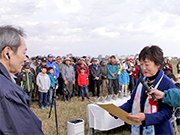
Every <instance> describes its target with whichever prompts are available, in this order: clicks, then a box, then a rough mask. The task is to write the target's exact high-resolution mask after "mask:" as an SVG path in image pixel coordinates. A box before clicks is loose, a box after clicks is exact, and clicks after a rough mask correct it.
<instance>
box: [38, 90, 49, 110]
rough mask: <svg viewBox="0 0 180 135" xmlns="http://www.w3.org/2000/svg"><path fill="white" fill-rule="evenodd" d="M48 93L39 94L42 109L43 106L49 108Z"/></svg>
mask: <svg viewBox="0 0 180 135" xmlns="http://www.w3.org/2000/svg"><path fill="white" fill-rule="evenodd" d="M47 95H48V92H47V93H43V92H39V107H40V108H41V107H42V105H44V107H45V106H47Z"/></svg>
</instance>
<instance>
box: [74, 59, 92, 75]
mask: <svg viewBox="0 0 180 135" xmlns="http://www.w3.org/2000/svg"><path fill="white" fill-rule="evenodd" d="M81 67H84V68H85V73H86V74H87V75H88V76H89V67H88V66H87V65H85V59H84V58H80V65H79V66H78V67H77V68H76V72H77V75H78V74H80V69H81Z"/></svg>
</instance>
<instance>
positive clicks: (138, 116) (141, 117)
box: [126, 113, 146, 123]
mask: <svg viewBox="0 0 180 135" xmlns="http://www.w3.org/2000/svg"><path fill="white" fill-rule="evenodd" d="M145 117H146V116H145V114H144V113H137V114H136V115H131V114H129V115H127V116H126V118H127V119H129V120H132V121H134V122H136V123H139V122H142V121H144V120H145Z"/></svg>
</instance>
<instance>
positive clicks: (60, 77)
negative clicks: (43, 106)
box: [56, 56, 64, 96]
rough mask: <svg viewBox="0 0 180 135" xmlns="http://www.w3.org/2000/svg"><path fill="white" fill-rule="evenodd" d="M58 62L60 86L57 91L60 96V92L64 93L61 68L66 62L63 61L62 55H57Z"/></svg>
mask: <svg viewBox="0 0 180 135" xmlns="http://www.w3.org/2000/svg"><path fill="white" fill-rule="evenodd" d="M56 64H57V66H58V69H59V77H58V84H59V87H58V89H57V91H56V95H57V96H58V94H60V95H62V88H63V79H62V76H61V69H62V67H63V65H64V63H63V62H62V61H61V56H57V57H56Z"/></svg>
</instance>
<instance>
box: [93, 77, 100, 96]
mask: <svg viewBox="0 0 180 135" xmlns="http://www.w3.org/2000/svg"><path fill="white" fill-rule="evenodd" d="M100 85H101V80H93V96H97V97H99V93H100ZM96 88H97V92H96Z"/></svg>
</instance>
